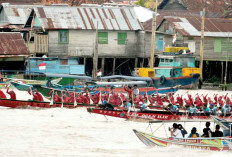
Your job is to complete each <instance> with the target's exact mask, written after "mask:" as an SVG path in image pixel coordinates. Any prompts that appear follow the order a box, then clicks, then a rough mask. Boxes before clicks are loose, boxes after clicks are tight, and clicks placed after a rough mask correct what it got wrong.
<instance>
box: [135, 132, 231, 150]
mask: <svg viewBox="0 0 232 157" xmlns="http://www.w3.org/2000/svg"><path fill="white" fill-rule="evenodd" d="M133 131H134V133H135V134H136V136H137V137H138V138H139V139H140V140H141V141H142V142H143V143H144V144H145V145H147V146H160V147H166V146H168V145H181V146H185V147H190V148H194V149H195V148H198V149H205V150H212V151H229V150H231V148H230V147H229V145H228V144H227V143H228V142H229V143H230V142H232V138H183V139H174V138H160V137H157V136H154V135H153V134H148V133H144V132H140V131H137V130H135V129H134V130H133Z"/></svg>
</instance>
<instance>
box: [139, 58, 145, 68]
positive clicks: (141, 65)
mask: <svg viewBox="0 0 232 157" xmlns="http://www.w3.org/2000/svg"><path fill="white" fill-rule="evenodd" d="M143 65H144V58H143V60H142V62H140V67H141V68H143Z"/></svg>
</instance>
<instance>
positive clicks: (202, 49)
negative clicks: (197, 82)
mask: <svg viewBox="0 0 232 157" xmlns="http://www.w3.org/2000/svg"><path fill="white" fill-rule="evenodd" d="M204 32H205V8H203V14H202V16H201V45H200V56H201V62H200V74H201V80H202V81H203V62H204Z"/></svg>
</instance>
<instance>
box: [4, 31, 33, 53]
mask: <svg viewBox="0 0 232 157" xmlns="http://www.w3.org/2000/svg"><path fill="white" fill-rule="evenodd" d="M28 54H29V51H28V49H27V47H26V45H25V43H24V40H23V38H22V36H21V34H20V33H0V55H28Z"/></svg>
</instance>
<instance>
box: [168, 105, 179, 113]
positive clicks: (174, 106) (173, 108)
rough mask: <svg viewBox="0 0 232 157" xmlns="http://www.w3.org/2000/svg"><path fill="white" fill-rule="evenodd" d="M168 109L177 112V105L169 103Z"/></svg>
mask: <svg viewBox="0 0 232 157" xmlns="http://www.w3.org/2000/svg"><path fill="white" fill-rule="evenodd" d="M168 109H169V110H170V111H171V112H175V113H176V112H178V107H177V106H176V105H173V104H169V105H168Z"/></svg>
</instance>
